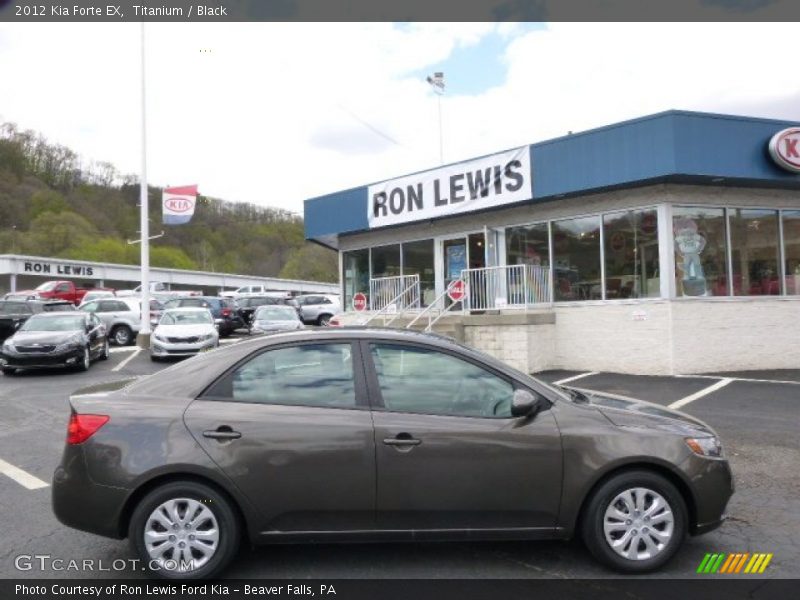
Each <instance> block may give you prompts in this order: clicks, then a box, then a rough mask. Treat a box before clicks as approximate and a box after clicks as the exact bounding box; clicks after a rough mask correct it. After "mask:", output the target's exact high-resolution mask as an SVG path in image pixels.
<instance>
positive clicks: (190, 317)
mask: <svg viewBox="0 0 800 600" xmlns="http://www.w3.org/2000/svg"><path fill="white" fill-rule="evenodd" d="M210 323H213V321H212V319H211V314H210V313H209V312H207V311H199V310H193V311H191V312H189V311H186V312H178V311H175V312H167V313H164V316H163V317H161V321H160V322H159V325H203V324H210Z"/></svg>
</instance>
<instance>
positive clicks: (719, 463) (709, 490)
mask: <svg viewBox="0 0 800 600" xmlns="http://www.w3.org/2000/svg"><path fill="white" fill-rule="evenodd" d="M680 467H681V470H682V471H683V472H684V475H685V476H686V477H687V478H688V480H689V483H690V485H691V488H692V496H693V499H694V508H695V510H694V519H693V520H692V523H690V526H689V533H690V534H691V535H700V534H703V533H707V532H709V531H713V530H714V529H716V528H717V527H719V526H720V525H721V524H722V523H723V522H724V521H725V519H726V517H727V515H726V509H727V507H728V501H729V500H730V499H731V496H733V492H734V489H735V486H734V483H733V473H732V472H731V467H730V464H729V463H728V461H727V460H726V459H710V458H704V457H701V456H697V455H696V454H691V455H690V456H689V457H688V458H687V459H686V460H685V461H684V462H683V463H682V464H681V465H680Z"/></svg>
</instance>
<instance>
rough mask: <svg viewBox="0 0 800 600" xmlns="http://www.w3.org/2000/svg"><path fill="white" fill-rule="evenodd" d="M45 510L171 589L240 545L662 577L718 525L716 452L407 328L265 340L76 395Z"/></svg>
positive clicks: (213, 571) (713, 439) (724, 482)
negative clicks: (442, 550)
mask: <svg viewBox="0 0 800 600" xmlns="http://www.w3.org/2000/svg"><path fill="white" fill-rule="evenodd" d="M70 404H71V415H70V420H69V426H68V436H67V443H66V446H65V449H64V454H63V458H62V460H61V464H60V466H59V467H58V468H57V469H56V472H55V475H54V479H53V492H52V493H53V508H54V510H55V514H56V516H57V517H58V519H59V520H60V521H61V522H62V523H64V524H66V525H69V526H71V527H75V528H78V529H83V530H86V531H90V532H94V533H97V534H100V535H104V536H108V537H113V538H125V537H128V538H129V539H130V543H131V546H132V549H133V551H134V552H135V553H136V554H138V557H139V558H140V559H141V560H142V564H144V565H147V566H148V567H149V568H150V569H151V570H153V571H154V572H156V573H158V574H160V575H162V576H164V577H171V578H192V577H198V578H199V577H212V576H215V575H217V574H219V573H220V572H221V571H222V570H223V569H224V567H225V566H226V565H227V564H228V563H229V562H230V561H231V560H232V558H233V557H234V555H235V553H236V552H237V549H238V547H239V543H240V541H241V540H242V539H246V540H248V541H249V542H251V543H254V544H260V543H274V542H283V543H285V542H332V541H345V540H346V541H380V540H409V541H412V540H445V539H448V540H467V539H470V540H505V539H525V540H548V539H567V538H571V537H573V536H579V537H581V538H582V539H583V540H584V541H585V543H586V545H587V546H588V548H589V549H590V550H591V552H592V554H593V555H594V556H595V557H596V558H597V559H598V560H600V561H601V562H602V563H604V564H605V565H607V566H609V567H611V568H613V569H616V570H618V571H622V572H629V573H637V572H644V571H649V570H652V569H656V568H658V567H660V566H661V565H663V564H664V563H665V562H666V561H667V560H669V559H670V557H672V556H673V555H674V554H675V552H676V551H677V550H678V548H679V546H680V545H681V542H682V541H683V539H684V537H685V536H686V535H696V534H700V533H704V532H706V531H709V530H712V529H714V528H715V527H717V526H718V525H720V523H721V522H722V521H723V519H724V514H725V508H726V505H727V503H728V500H729V498H730V497H731V494H732V493H733V480H732V476H731V471H730V468H729V466H728V461H727V460H726V459H725V456H724V454H723V451H722V447H721V444H720V441H719V439H718V438H717V436H716V434H715V433H714V431H712V430H711V429H710V428H709V427H708V426H707V425H705V424H704V423H702V422H701V421H698V420H697V419H694V418H693V417H690V416H688V415H685V414H682V413H679V412H675V411H671V410H667V409H664V408H661V407H659V406H656V405H653V404H649V403H645V402H635V401H627V400H621V399H617V398H603V397H599V396H597V397H595V396H589V395H584V394H581V393H580V392H577V391H565V390H562V389H559V388H555V387H551V386H548V385H546V384H544V383H542V382H541V381H539V380H537V379H535V378H532V377H529V376H527V375H525V374H523V373H520V372H518V371H515V370H514V369H512V368H510V367H508V366H507V365H505V364H503V363H501V362H499V361H497V360H495V359H493V358H491V357H489V356H487V355H485V354H482V353H480V352H477V351H475V350H472V349H470V348H467V347H465V346H462V345H459V344H457V343H456V342H454V341H451V340H448V339H446V338H441V337H438V336H432V335H426V334H421V333H414V332H408V331H401V330H381V329H325V330H319V331H298V332H290V333H279V334H275V335H271V336H264V337H257V338H253V339H251V340H248V341H245V342H242V343H239V344H236V345H233V346H231V347H229V348H225V349H220V350H217V351H215V352H212V353H209V354H205V355H200V356H198V357H195V358H192V359H190V360H188V361H186V362H184V363H181V364H178V365H175V366H173V367H171V368H169V369H166V370H164V371H161V372H160V373H157V374H155V375H152V376H150V377H148V378H144V379H139V380H137V381H135V382H133V383H130V384H128V385H125V384H124V383H117V384H111V385H109V384H106V385H105V386H104V387H95V388H89V389H86V390H82V391H81V392H79V393H77V394H75V395H73V396H72V397H71V399H70Z"/></svg>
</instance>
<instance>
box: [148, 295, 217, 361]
mask: <svg viewBox="0 0 800 600" xmlns="http://www.w3.org/2000/svg"><path fill="white" fill-rule="evenodd" d="M217 346H219V333H218V332H217V328H216V326H215V325H214V317H213V316H211V312H210V311H209V310H208V309H206V308H168V309H167V310H165V311H164V312H163V314H162V315H161V319H159V321H158V325H157V326H156V328H155V330H154V331H153V335H152V336H151V337H150V358H151V359H152V360H154V361H157V360H159V359H161V358H164V357H167V356H191V355H193V354H197V353H198V352H204V351H206V350H212V349H213V348H216V347H217Z"/></svg>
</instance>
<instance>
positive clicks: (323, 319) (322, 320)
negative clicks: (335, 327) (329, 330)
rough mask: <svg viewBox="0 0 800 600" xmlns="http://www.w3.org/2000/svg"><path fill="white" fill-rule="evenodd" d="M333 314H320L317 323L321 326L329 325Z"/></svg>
mask: <svg viewBox="0 0 800 600" xmlns="http://www.w3.org/2000/svg"><path fill="white" fill-rule="evenodd" d="M332 316H333V315H320V316H319V317H318V318H317V325H319V326H320V327H327V326H328V324H329V323H330V322H331V317H332Z"/></svg>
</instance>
